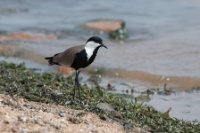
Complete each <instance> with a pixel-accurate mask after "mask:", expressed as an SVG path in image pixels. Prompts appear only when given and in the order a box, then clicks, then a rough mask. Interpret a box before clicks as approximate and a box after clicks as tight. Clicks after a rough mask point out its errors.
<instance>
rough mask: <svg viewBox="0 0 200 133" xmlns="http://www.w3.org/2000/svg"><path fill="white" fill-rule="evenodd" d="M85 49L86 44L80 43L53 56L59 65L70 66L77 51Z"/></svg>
mask: <svg viewBox="0 0 200 133" xmlns="http://www.w3.org/2000/svg"><path fill="white" fill-rule="evenodd" d="M83 49H84V45H78V46H74V47H71V48H69V49H67V50H65V51H64V52H62V53H58V54H56V55H55V56H54V57H53V62H55V63H58V64H59V65H64V66H70V65H71V64H72V63H73V61H74V58H75V56H76V54H77V53H79V52H80V51H81V50H83Z"/></svg>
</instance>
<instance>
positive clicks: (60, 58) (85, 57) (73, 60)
mask: <svg viewBox="0 0 200 133" xmlns="http://www.w3.org/2000/svg"><path fill="white" fill-rule="evenodd" d="M100 47H104V48H107V47H106V46H105V45H104V44H103V41H102V39H101V38H100V37H97V36H93V37H91V38H89V39H88V40H87V42H86V44H85V45H78V46H74V47H71V48H69V49H67V50H65V51H64V52H61V53H57V54H55V55H54V56H52V57H45V59H46V60H48V62H49V65H63V66H70V67H72V68H74V69H75V70H76V76H75V86H74V92H73V99H74V97H75V91H76V88H78V91H79V98H80V88H79V81H78V76H79V73H80V69H81V68H85V67H87V66H88V65H90V64H91V63H92V62H93V61H94V59H95V57H96V54H97V52H98V50H99V48H100Z"/></svg>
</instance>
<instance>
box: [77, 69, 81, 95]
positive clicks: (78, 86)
mask: <svg viewBox="0 0 200 133" xmlns="http://www.w3.org/2000/svg"><path fill="white" fill-rule="evenodd" d="M79 73H80V71H76V85H77V88H78V96H79V99H80V97H81V96H80V84H79V80H78V76H79Z"/></svg>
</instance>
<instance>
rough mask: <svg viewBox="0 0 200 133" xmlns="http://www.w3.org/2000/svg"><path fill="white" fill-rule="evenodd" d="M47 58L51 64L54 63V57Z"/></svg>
mask: <svg viewBox="0 0 200 133" xmlns="http://www.w3.org/2000/svg"><path fill="white" fill-rule="evenodd" d="M45 59H46V60H48V62H49V65H53V64H54V63H53V57H45Z"/></svg>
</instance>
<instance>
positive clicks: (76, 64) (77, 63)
mask: <svg viewBox="0 0 200 133" xmlns="http://www.w3.org/2000/svg"><path fill="white" fill-rule="evenodd" d="M99 48H100V46H99V47H97V48H96V49H95V50H94V52H93V54H92V56H91V57H90V58H89V60H88V59H87V53H86V50H85V49H83V50H81V52H79V53H77V54H76V56H75V59H74V61H73V63H72V65H71V67H72V68H74V69H75V70H78V69H79V68H85V67H87V66H88V65H90V64H91V63H92V62H93V61H94V59H95V57H96V55H97V52H98V50H99Z"/></svg>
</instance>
